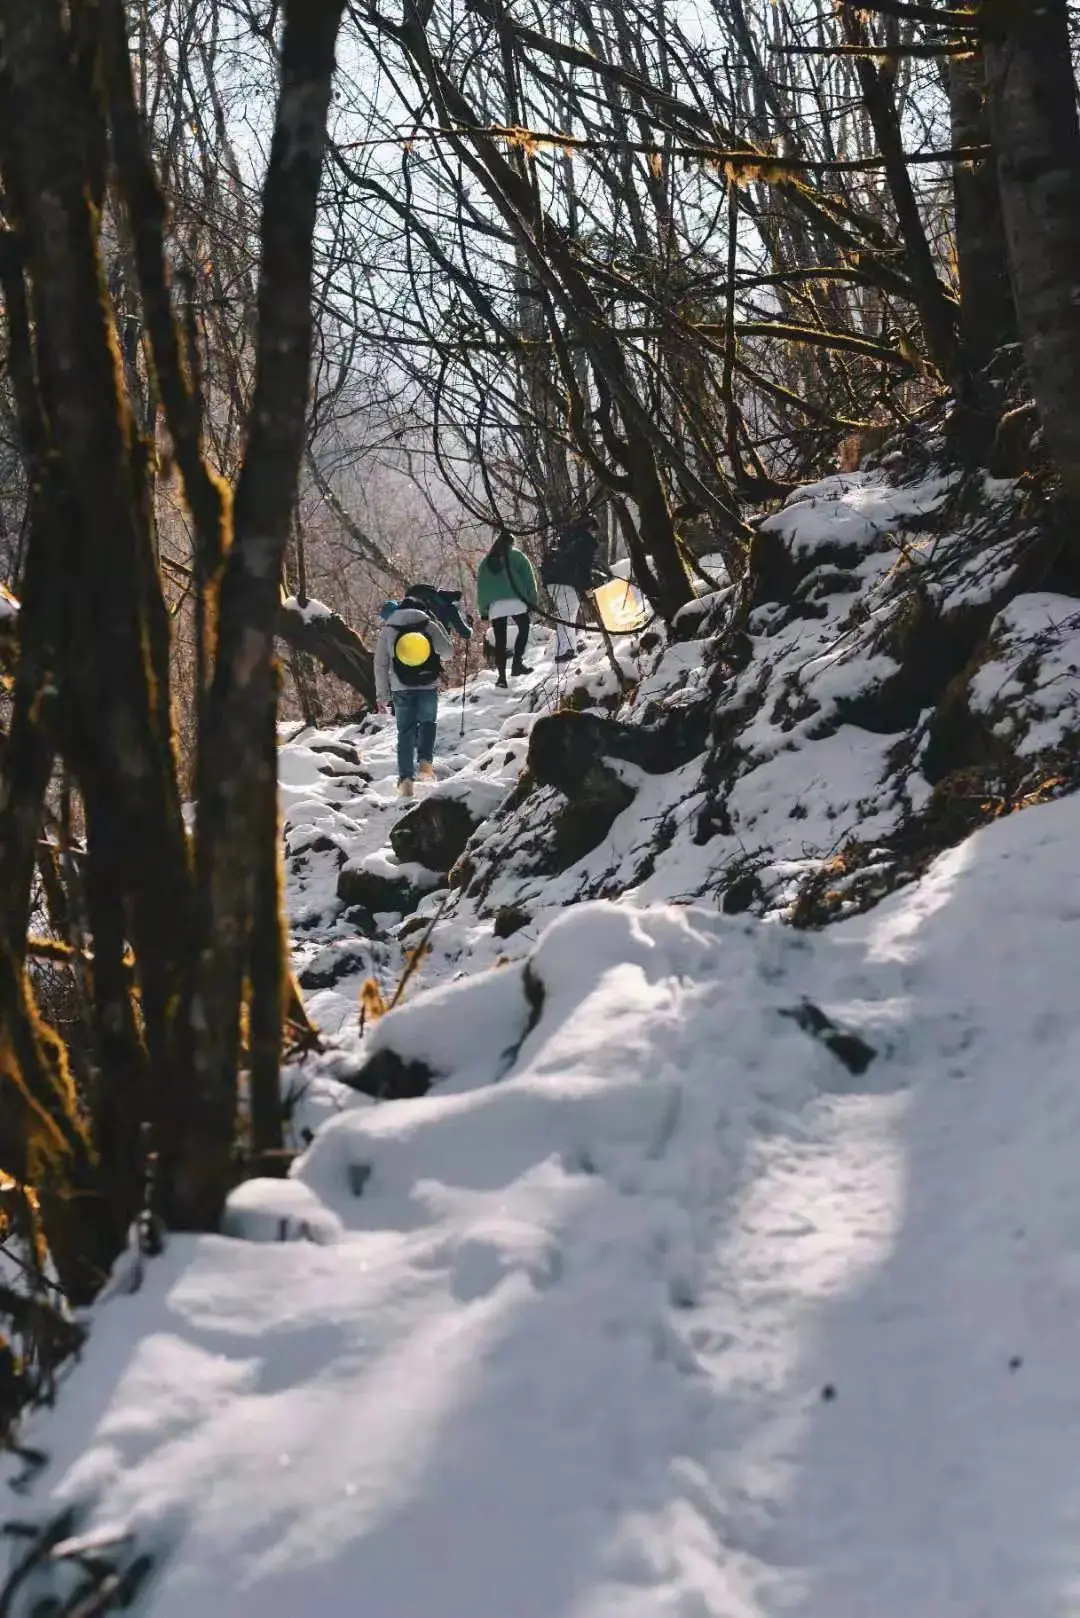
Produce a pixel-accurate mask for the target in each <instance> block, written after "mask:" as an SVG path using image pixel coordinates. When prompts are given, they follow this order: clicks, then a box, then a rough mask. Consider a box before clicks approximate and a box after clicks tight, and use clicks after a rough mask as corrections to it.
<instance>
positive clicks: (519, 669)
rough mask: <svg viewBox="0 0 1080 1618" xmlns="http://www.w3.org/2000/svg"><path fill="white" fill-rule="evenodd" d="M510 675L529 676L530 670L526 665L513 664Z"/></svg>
mask: <svg viewBox="0 0 1080 1618" xmlns="http://www.w3.org/2000/svg"><path fill="white" fill-rule="evenodd" d="M510 673H511V674H515V675H516V674H531V673H532V669H531V668H529V666H528V664H526V663H515V664H514V666H513V668H512V669H511V670H510Z"/></svg>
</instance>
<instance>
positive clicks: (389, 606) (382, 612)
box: [379, 601, 401, 624]
mask: <svg viewBox="0 0 1080 1618" xmlns="http://www.w3.org/2000/svg"><path fill="white" fill-rule="evenodd" d="M400 605H401V603H400V602H398V601H384V602H383V604H382V606H381V607H380V608H379V617H380V618H381V619H382V621H383V623H384V624H385V622H386V620H387V619H388V618H392V617H393V616H394V614H395V612H397V610H398V607H399V606H400Z"/></svg>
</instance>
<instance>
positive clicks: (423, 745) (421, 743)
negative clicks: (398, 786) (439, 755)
mask: <svg viewBox="0 0 1080 1618" xmlns="http://www.w3.org/2000/svg"><path fill="white" fill-rule="evenodd" d="M438 712H439V692H438V687H437V686H433V685H431V686H420V687H417V688H416V689H414V690H412V691H395V692H394V718H395V719H396V720H397V772H398V780H399V781H411V780H412V778H413V774H414V772H415V768H416V766H415V762H414V758H415V759H419V761H420V763H421V764H430V763H431V761H432V759H433V758H434V757H435V720H436V718H437V717H438Z"/></svg>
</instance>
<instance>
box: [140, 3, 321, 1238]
mask: <svg viewBox="0 0 1080 1618" xmlns="http://www.w3.org/2000/svg"><path fill="white" fill-rule="evenodd" d="M344 9H345V0H291V4H288V5H287V6H286V8H285V31H284V35H283V39H282V47H281V92H280V95H279V99H278V108H277V117H276V121H275V127H274V134H273V139H272V142H271V148H270V163H269V168H268V170H267V176H266V183H265V186H264V190H263V222H262V233H261V241H262V264H261V272H260V279H259V339H258V349H257V356H256V373H255V389H254V396H253V400H252V409H251V423H252V425H251V434H250V438H249V441H248V445H247V451H246V453H245V457H244V465H243V470H242V472H241V474H240V480H239V483H238V486H237V491H236V501H235V507H234V535H233V544H232V549H231V551H230V553H229V557H228V561H227V564H226V568H225V574H224V578H223V580H222V586H221V601H220V609H219V620H218V656H217V663H216V666H215V670H214V678H213V682H212V685H211V689H210V692H209V694H208V698H207V705H206V724H207V734H206V737H205V748H204V749H203V751H202V755H201V757H200V761H199V793H198V799H199V807H198V831H197V862H196V877H197V882H198V905H199V945H198V949H197V954H196V960H195V962H194V981H193V993H192V997H191V1008H192V1011H191V1024H192V1036H193V1041H192V1042H193V1060H192V1070H191V1076H190V1081H189V1085H188V1093H187V1094H186V1095H185V1096H183V1097H176V1098H175V1108H174V1124H175V1127H174V1129H173V1130H172V1131H170V1135H169V1138H168V1140H167V1142H163V1150H166V1151H167V1152H168V1154H169V1169H170V1176H169V1178H170V1183H171V1185H172V1191H173V1200H172V1206H171V1208H170V1209H169V1213H170V1215H171V1219H172V1222H173V1223H175V1224H177V1225H179V1226H181V1227H184V1228H188V1229H192V1228H193V1229H197V1230H205V1229H208V1228H212V1227H213V1226H214V1224H216V1222H217V1220H218V1218H219V1217H220V1214H221V1210H222V1207H223V1206H224V1201H225V1197H226V1195H227V1194H228V1190H229V1185H230V1181H231V1177H232V1150H231V1146H232V1142H231V1134H230V1131H231V1125H232V1122H233V1120H234V1118H235V1115H236V1101H237V1071H238V1066H239V1056H240V1008H241V1004H242V996H243V985H244V981H245V978H246V977H247V974H248V972H249V969H250V959H251V946H252V940H251V930H252V925H253V919H254V914H255V894H256V886H257V881H258V874H259V872H260V870H263V871H265V869H266V861H267V860H268V859H269V858H273V859H275V860H276V859H280V850H279V849H277V848H276V847H275V848H274V849H273V853H272V854H271V853H270V851H269V850H268V849H267V848H266V846H265V845H266V840H267V838H268V837H271V836H272V835H273V833H272V830H271V819H272V818H273V817H270V816H268V815H267V814H266V813H265V812H264V810H265V804H266V802H267V795H268V794H276V790H277V788H276V780H275V768H274V762H273V761H271V760H269V759H268V758H267V756H266V747H265V737H266V734H267V725H268V724H273V721H274V716H275V714H276V710H277V685H276V678H275V670H274V631H275V625H276V623H277V620H278V615H279V609H280V601H281V589H280V579H281V573H282V567H283V565H284V561H285V554H286V550H287V548H288V543H289V535H290V531H291V526H292V518H293V510H294V507H295V502H296V487H297V481H298V479H299V473H300V461H301V457H302V455H303V451H304V434H305V427H306V422H307V401H308V393H309V387H310V368H311V346H312V317H311V293H312V275H313V262H314V248H313V237H314V233H315V216H316V205H317V201H318V192H319V184H320V180H321V177H322V167H323V158H324V154H325V150H326V119H327V113H328V111H329V107H330V93H331V86H332V81H333V75H334V50H335V46H336V43H337V35H338V30H339V28H340V25H341V18H342V14H343V12H344ZM275 823H276V822H275ZM277 936H278V945H277V947H278V949H279V950H280V948H281V937H280V933H278V935H277ZM265 942H266V941H265V939H264V940H262V941H261V943H260V947H264V946H265ZM282 971H284V963H282ZM262 1082H263V1083H268V1082H269V1078H268V1075H267V1073H266V1072H263V1074H262ZM207 1120H210V1121H211V1124H212V1127H211V1129H210V1132H209V1139H208V1138H207V1136H206V1133H205V1129H204V1125H205V1122H206V1121H207Z"/></svg>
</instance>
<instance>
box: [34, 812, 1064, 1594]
mask: <svg viewBox="0 0 1080 1618" xmlns="http://www.w3.org/2000/svg"><path fill="white" fill-rule="evenodd" d="M1078 845H1080V800H1078V799H1076V798H1070V799H1066V800H1064V801H1062V802H1060V803H1057V804H1053V805H1050V806H1047V807H1043V808H1038V809H1033V810H1031V811H1030V812H1028V813H1025V814H1023V815H1016V816H1012V817H1010V818H1008V819H1006V820H1004V821H1002V822H1000V823H999V824H997V825H995V826H993V827H991V828H990V829H989V830H987V831H984V832H981V833H980V834H978V835H977V836H976V837H975V838H973V839H971V840H969V841H968V842H966V843H965V844H963V845H962V846H961V847H960V848H958V849H956V850H955V851H953V852H950V853H948V854H946V855H944V856H943V857H942V858H941V859H939V860H938V862H937V863H936V864H935V865H934V867H933V868H932V870H931V871H930V872H929V873H928V875H927V876H926V877H925V878H924V880H923V881H922V882H921V883H919V884H918V885H917V886H916V887H913V888H910V889H908V890H907V891H906V892H905V893H904V894H902V895H897V896H895V897H894V898H893V899H891V900H888V901H886V903H885V904H883V905H882V906H881V907H879V908H878V909H877V910H875V911H873V912H872V913H871V914H870V915H869V916H866V917H860V918H857V919H855V920H852V921H849V922H842V923H840V924H838V925H837V926H835V927H834V928H831V929H829V930H828V931H826V932H825V933H823V934H820V935H813V936H810V935H799V934H795V933H792V932H790V931H787V930H785V929H782V928H779V927H775V926H767V925H762V924H761V923H759V922H756V921H746V920H744V919H740V920H733V919H726V918H720V917H717V916H716V915H715V914H713V913H707V912H704V911H700V910H693V909H676V908H671V907H651V908H648V909H644V910H640V911H634V910H632V909H629V908H626V907H618V906H614V905H604V904H598V905H591V906H584V907H581V908H579V909H577V910H575V911H571V912H568V913H567V915H566V916H565V917H564V918H563V919H561V920H560V921H559V922H557V923H556V924H555V925H554V926H553V927H551V928H550V929H549V931H548V932H547V933H546V935H545V937H544V938H543V940H542V941H541V943H540V944H539V946H538V947H537V948H536V949H535V950H534V951H533V953H532V954H531V956H530V958H529V962H528V985H529V992H528V993H527V992H526V978H525V970H524V968H523V967H522V966H520V965H513V966H507V967H504V968H502V969H497V970H494V971H491V972H488V973H484V974H481V975H479V976H478V977H476V978H474V979H472V980H471V981H469V982H467V983H465V984H463V985H461V986H451V987H448V988H444V989H441V990H437V991H435V992H434V993H432V994H430V995H427V996H424V997H421V998H420V999H419V1000H418V1001H417V1002H416V1003H415V1005H413V1006H411V1007H406V1008H405V1009H404V1010H403V1011H401V1012H398V1013H394V1014H393V1015H392V1017H391V1019H390V1020H389V1021H388V1022H387V1023H386V1025H385V1027H386V1030H387V1034H389V1032H390V1029H391V1026H392V1025H396V1033H395V1039H396V1042H397V1043H398V1044H399V1045H400V1047H401V1048H402V1049H405V1050H410V1051H417V1052H420V1053H423V1054H425V1055H427V1056H428V1057H429V1058H430V1059H431V1061H432V1062H433V1063H434V1064H436V1065H438V1066H442V1067H443V1068H444V1069H445V1068H447V1067H449V1071H448V1073H447V1078H446V1080H445V1082H444V1083H443V1085H442V1086H441V1087H440V1088H439V1089H437V1090H436V1091H435V1092H434V1093H433V1094H431V1095H430V1096H429V1097H427V1098H425V1099H424V1100H421V1101H411V1102H398V1103H392V1104H388V1105H383V1106H376V1105H367V1104H365V1105H357V1106H355V1107H354V1108H352V1109H351V1110H348V1111H346V1112H344V1113H343V1114H341V1115H340V1116H339V1117H337V1118H336V1119H335V1120H334V1121H333V1122H331V1123H330V1124H328V1125H326V1126H325V1127H324V1128H323V1129H322V1130H321V1131H320V1133H319V1134H318V1136H317V1138H316V1140H315V1142H314V1145H313V1146H312V1148H311V1149H310V1151H309V1152H308V1153H307V1154H306V1156H305V1157H304V1158H303V1159H302V1160H301V1162H300V1163H299V1165H298V1168H297V1171H296V1174H295V1177H294V1179H293V1180H291V1181H289V1182H284V1183H276V1182H261V1183H255V1184H250V1185H249V1186H247V1187H246V1188H244V1190H243V1191H242V1192H241V1193H240V1194H239V1195H238V1196H237V1197H236V1199H235V1203H234V1207H233V1210H232V1213H231V1217H230V1226H229V1228H230V1231H231V1232H232V1234H231V1236H230V1237H219V1238H205V1239H201V1240H176V1241H174V1242H173V1243H172V1245H171V1247H170V1249H169V1251H168V1253H167V1254H166V1256H165V1257H163V1258H162V1259H160V1260H158V1261H156V1262H155V1263H153V1264H152V1265H150V1266H149V1268H148V1270H147V1273H146V1280H145V1283H144V1286H143V1289H142V1290H141V1292H139V1293H138V1294H136V1295H135V1296H133V1297H130V1298H119V1299H116V1300H114V1301H112V1302H111V1303H109V1304H108V1305H106V1306H104V1307H103V1308H102V1309H101V1310H100V1311H99V1313H98V1318H97V1319H96V1321H95V1324H94V1330H93V1333H92V1335H91V1338H90V1342H89V1346H88V1349H87V1351H86V1356H85V1362H84V1363H83V1365H82V1366H81V1367H80V1368H79V1369H78V1371H77V1372H76V1374H75V1376H74V1377H73V1378H72V1380H71V1382H70V1384H69V1385H68V1387H67V1388H66V1389H65V1390H64V1392H63V1394H62V1396H61V1397H62V1402H61V1414H60V1417H59V1419H57V1420H53V1421H51V1422H50V1423H49V1424H48V1425H47V1428H46V1431H45V1434H44V1437H45V1439H46V1441H47V1443H48V1445H49V1447H50V1449H51V1450H52V1453H53V1459H52V1463H51V1466H50V1470H49V1473H48V1475H47V1479H46V1482H45V1485H44V1486H43V1487H41V1488H39V1489H38V1491H37V1493H36V1496H35V1500H34V1511H35V1512H36V1513H37V1514H39V1515H40V1514H41V1512H42V1511H43V1510H44V1509H45V1501H46V1500H48V1501H50V1502H51V1503H52V1505H53V1506H54V1507H55V1506H57V1505H59V1504H60V1503H62V1502H70V1503H72V1504H73V1505H76V1506H78V1507H79V1508H80V1510H82V1511H84V1512H85V1522H84V1523H83V1524H81V1531H82V1532H90V1533H92V1534H97V1535H105V1536H106V1537H108V1538H110V1539H115V1538H116V1537H117V1536H120V1535H129V1536H131V1544H132V1546H133V1547H137V1548H138V1549H140V1550H142V1551H149V1552H151V1553H153V1554H155V1555H156V1556H158V1557H159V1558H160V1569H159V1572H158V1573H157V1575H156V1578H155V1581H154V1582H153V1583H152V1584H151V1586H150V1588H149V1593H148V1594H147V1596H146V1597H145V1598H144V1599H145V1601H146V1608H145V1610H146V1611H147V1612H150V1613H153V1614H154V1618H190V1615H191V1614H192V1613H195V1612H198V1613H200V1614H202V1615H204V1618H216V1615H219V1614H220V1618H245V1615H247V1614H251V1615H252V1618H254V1615H258V1618H295V1615H296V1614H297V1613H300V1612H303V1611H311V1612H317V1613H318V1614H319V1615H320V1618H339V1615H340V1618H369V1615H370V1618H432V1615H433V1614H437V1615H438V1618H507V1615H511V1614H512V1615H513V1618H637V1615H641V1618H645V1615H648V1618H659V1615H661V1614H672V1615H679V1618H707V1615H708V1618H733V1615H736V1614H738V1615H747V1618H749V1615H754V1618H776V1615H779V1614H786V1613H799V1614H804V1615H806V1618H866V1615H867V1614H870V1613H873V1614H874V1615H875V1618H911V1614H913V1613H918V1614H919V1615H920V1618H972V1615H973V1614H976V1613H977V1614H979V1615H980V1618H1016V1614H1018V1613H1023V1614H1024V1615H1025V1618H1043V1615H1045V1618H1051V1615H1057V1614H1062V1613H1066V1612H1071V1611H1075V1610H1077V1602H1078V1600H1080V1595H1078V1592H1080V1462H1078V1461H1077V1436H1078V1434H1080V1379H1078V1378H1077V1374H1076V1342H1077V1335H1078V1333H1080V1176H1078V1175H1077V1173H1076V1143H1077V1140H1078V1139H1080V1087H1078V1086H1077V1083H1076V1073H1077V1064H1078V1061H1080V1030H1078V1023H1077V1018H1076V1014H1075V994H1074V977H1075V959H1076V938H1077V930H1078V927H1080V889H1078V886H1077V881H1076V874H1075V873H1076V858H1075V851H1076V848H1077V846H1078ZM822 1017H824V1018H827V1019H828V1020H829V1021H828V1023H827V1024H825V1023H823V1022H822ZM815 1030H816V1032H815ZM845 1036H846V1037H845ZM830 1042H831V1045H832V1046H835V1050H834V1049H833V1048H831V1045H830ZM837 1052H838V1053H839V1054H837ZM496 1080H498V1082H494V1081H496ZM283 1236H290V1237H292V1238H294V1239H293V1240H282V1239H281V1238H282V1237H283ZM296 1238H306V1239H296ZM31 1587H32V1586H31ZM27 1610H29V1609H27Z"/></svg>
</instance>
